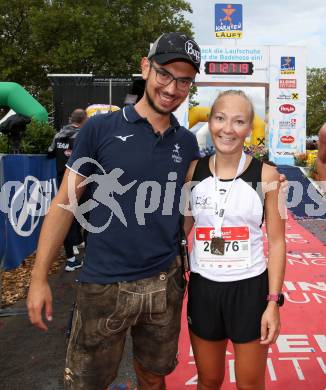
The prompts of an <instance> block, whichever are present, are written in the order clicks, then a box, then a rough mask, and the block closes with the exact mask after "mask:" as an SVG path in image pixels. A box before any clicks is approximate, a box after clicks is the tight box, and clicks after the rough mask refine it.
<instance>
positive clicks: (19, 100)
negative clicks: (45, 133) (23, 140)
mask: <svg viewBox="0 0 326 390" xmlns="http://www.w3.org/2000/svg"><path fill="white" fill-rule="evenodd" d="M0 106H8V107H10V108H11V109H13V110H14V111H15V112H16V113H17V114H21V115H26V116H29V117H31V118H33V119H36V120H37V121H39V122H47V121H48V113H47V111H46V109H45V108H44V107H43V106H42V105H41V104H40V103H39V102H38V101H37V100H36V99H34V98H33V96H32V95H30V94H29V93H28V92H27V91H26V89H24V88H23V87H22V86H21V85H19V84H17V83H7V82H0Z"/></svg>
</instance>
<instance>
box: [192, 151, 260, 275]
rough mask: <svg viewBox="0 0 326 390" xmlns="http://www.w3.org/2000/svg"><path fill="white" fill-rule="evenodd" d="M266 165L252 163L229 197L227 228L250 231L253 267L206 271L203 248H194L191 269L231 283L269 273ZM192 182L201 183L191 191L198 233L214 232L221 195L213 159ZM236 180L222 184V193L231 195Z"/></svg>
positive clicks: (203, 163)
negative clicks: (200, 230)
mask: <svg viewBox="0 0 326 390" xmlns="http://www.w3.org/2000/svg"><path fill="white" fill-rule="evenodd" d="M262 166H263V163H262V162H260V161H259V160H256V159H254V158H253V159H252V161H251V162H250V164H249V166H248V168H247V169H246V170H245V171H244V172H242V174H240V175H239V176H238V177H237V178H236V180H235V181H234V184H233V186H232V189H231V191H230V193H229V195H228V202H227V208H226V211H225V215H224V219H223V225H222V229H223V227H232V229H234V228H237V227H246V228H247V227H248V228H249V229H248V230H249V232H250V244H249V245H250V266H247V267H244V268H236V267H235V268H233V267H230V268H228V267H223V268H203V267H201V266H200V265H199V263H200V262H199V260H198V258H199V253H197V252H199V246H197V245H195V242H194V245H193V250H192V252H191V253H190V269H191V271H192V272H196V273H199V274H200V275H202V276H203V277H205V278H207V279H210V280H214V281H218V282H224V281H226V282H228V281H236V280H241V279H247V278H250V277H253V276H257V275H260V274H261V273H263V272H264V271H265V269H266V258H265V256H264V248H263V233H262V230H261V226H262V223H263V218H264V201H263V196H262V191H261V182H262V180H261V172H262ZM192 181H193V182H194V183H197V184H196V185H195V186H194V187H193V188H192V191H191V197H190V203H191V208H192V212H193V214H194V215H193V216H194V219H195V230H196V228H200V227H206V228H207V227H211V228H214V224H215V222H216V217H215V204H216V201H215V199H216V197H218V196H219V195H218V194H217V193H216V190H215V182H214V177H213V175H212V173H211V171H210V169H209V157H208V156H207V157H204V158H203V159H201V160H199V161H198V163H197V166H196V168H195V172H194V175H193V179H192ZM231 183H232V180H220V181H219V184H220V186H219V192H220V193H221V194H223V192H227V189H228V186H229V185H230V184H231Z"/></svg>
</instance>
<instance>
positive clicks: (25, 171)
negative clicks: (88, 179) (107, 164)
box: [0, 154, 57, 269]
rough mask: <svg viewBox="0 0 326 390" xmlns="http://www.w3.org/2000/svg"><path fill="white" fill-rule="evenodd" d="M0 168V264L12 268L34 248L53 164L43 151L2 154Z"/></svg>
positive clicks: (49, 195) (53, 183) (51, 187)
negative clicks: (33, 153)
mask: <svg viewBox="0 0 326 390" xmlns="http://www.w3.org/2000/svg"><path fill="white" fill-rule="evenodd" d="M0 172H2V173H1V175H0V179H1V182H0V184H1V187H0V190H1V192H0V259H1V262H0V265H1V267H2V268H4V269H13V268H16V267H18V266H19V265H20V264H21V262H22V261H23V260H24V259H25V258H26V257H27V256H28V255H30V254H31V253H33V251H34V250H35V249H36V246H37V241H38V236H39V232H40V228H41V224H42V221H43V218H44V215H45V214H46V212H47V210H48V207H49V205H50V202H51V199H52V197H53V196H54V194H55V193H56V191H57V184H56V168H55V162H54V160H52V159H47V158H46V156H44V155H18V154H17V155H2V156H0Z"/></svg>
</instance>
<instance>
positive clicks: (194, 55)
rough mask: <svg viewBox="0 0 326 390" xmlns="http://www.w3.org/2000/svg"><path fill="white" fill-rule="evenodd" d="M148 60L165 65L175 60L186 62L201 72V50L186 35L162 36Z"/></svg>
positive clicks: (172, 33)
mask: <svg viewBox="0 0 326 390" xmlns="http://www.w3.org/2000/svg"><path fill="white" fill-rule="evenodd" d="M147 58H148V59H149V60H151V59H154V60H155V61H156V62H157V63H158V64H160V65H164V64H166V63H168V62H171V61H174V60H184V61H187V62H189V63H190V64H191V65H193V66H194V67H195V69H196V71H197V73H199V72H200V48H199V46H198V45H197V43H196V42H195V41H194V40H193V39H191V38H189V37H188V36H187V35H186V34H183V33H180V32H171V33H164V34H162V35H161V36H160V37H159V38H158V39H157V40H156V41H155V42H154V43H153V46H152V47H151V49H150V51H149V53H148V55H147Z"/></svg>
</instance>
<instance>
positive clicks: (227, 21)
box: [215, 3, 243, 39]
mask: <svg viewBox="0 0 326 390" xmlns="http://www.w3.org/2000/svg"><path fill="white" fill-rule="evenodd" d="M242 33H243V20H242V4H229V3H223V4H220V3H219V4H215V36H216V38H219V39H225V38H227V39H239V38H242Z"/></svg>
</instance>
